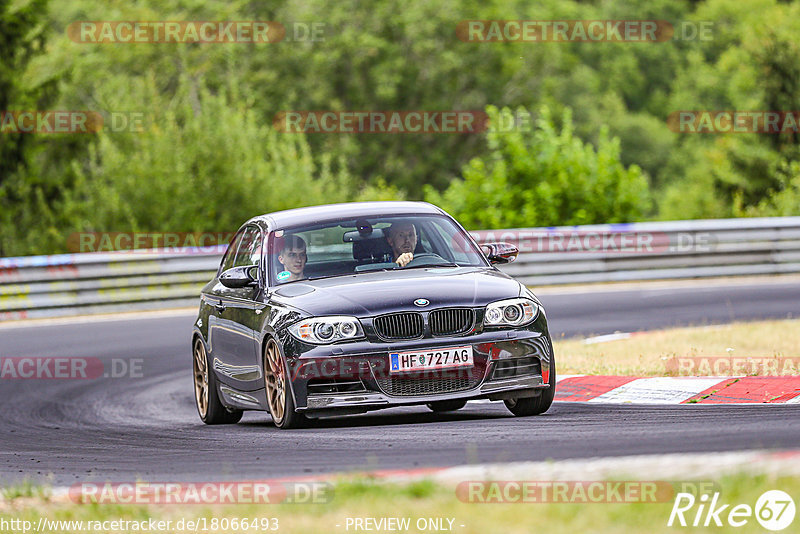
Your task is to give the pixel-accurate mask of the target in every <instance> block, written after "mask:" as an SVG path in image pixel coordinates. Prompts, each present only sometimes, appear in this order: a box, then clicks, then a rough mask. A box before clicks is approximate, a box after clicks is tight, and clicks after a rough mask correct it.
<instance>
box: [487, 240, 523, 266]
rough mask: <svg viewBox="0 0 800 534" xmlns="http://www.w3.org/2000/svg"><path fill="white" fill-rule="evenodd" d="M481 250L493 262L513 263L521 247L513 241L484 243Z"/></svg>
mask: <svg viewBox="0 0 800 534" xmlns="http://www.w3.org/2000/svg"><path fill="white" fill-rule="evenodd" d="M481 250H483V253H484V254H486V258H487V259H488V260H489V263H491V264H495V263H511V262H512V261H514V260H516V259H517V255H518V254H519V249H518V248H517V247H515V246H514V245H512V244H511V243H483V244H481Z"/></svg>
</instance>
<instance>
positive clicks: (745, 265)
mask: <svg viewBox="0 0 800 534" xmlns="http://www.w3.org/2000/svg"><path fill="white" fill-rule="evenodd" d="M471 233H472V234H473V236H475V237H476V239H477V240H478V241H479V242H489V241H510V242H512V243H514V244H516V245H517V246H518V247H519V249H520V255H519V257H518V259H517V261H516V262H514V263H512V264H508V265H504V266H501V269H502V270H503V271H505V272H507V273H508V274H510V275H512V276H514V277H516V278H517V279H519V280H520V281H521V282H523V283H525V284H527V285H529V286H533V287H536V286H543V285H555V284H576V283H577V284H581V283H594V282H610V281H630V280H661V279H685V278H701V277H714V276H738V275H765V274H783V273H796V272H800V217H775V218H753V219H720V220H696V221H671V222H648V223H630V224H608V225H587V226H571V227H553V228H524V229H509V230H487V231H479V232H471ZM221 253H222V251H221V250H220V247H210V250H205V251H204V250H203V249H191V251H189V250H186V249H184V250H182V251H178V252H170V253H165V252H161V251H157V250H151V251H139V250H137V251H120V252H111V253H85V254H63V255H54V256H27V257H19V258H0V320H9V319H20V318H33V317H52V316H59V315H77V314H88V313H98V312H115V311H122V310H125V311H128V310H141V309H157V308H171V307H184V306H195V305H198V303H199V299H198V294H199V291H200V288H201V287H202V286H203V284H205V283H206V282H208V281H209V280H210V279H211V278H212V276H213V273H214V272H215V271H216V269H217V267H218V265H219V262H220V258H221Z"/></svg>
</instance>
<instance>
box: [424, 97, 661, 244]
mask: <svg viewBox="0 0 800 534" xmlns="http://www.w3.org/2000/svg"><path fill="white" fill-rule="evenodd" d="M517 112H518V113H526V112H527V110H525V109H524V108H521V109H519V110H517ZM487 113H488V114H489V117H490V120H491V121H500V120H504V121H507V120H508V119H509V118H510V117H511V116H512V111H511V110H510V109H508V108H504V109H502V110H498V109H497V108H495V107H491V106H490V107H488V108H487ZM501 115H505V118H503V117H501ZM539 116H540V118H539V119H538V120H537V121H536V124H535V127H534V128H532V129H530V131H522V130H521V129H518V130H515V131H512V132H507V133H499V132H491V131H490V132H489V133H488V134H487V138H488V139H487V142H488V145H489V149H490V152H489V154H488V155H487V156H485V157H481V158H475V159H473V160H472V161H470V162H469V164H468V165H466V166H465V167H464V169H463V176H464V178H463V180H454V181H453V182H452V183H451V184H450V186H449V187H448V188H447V189H446V190H445V191H444V192H443V193H441V194H440V193H438V192H437V191H435V190H434V189H433V188H432V187H429V188H428V189H427V191H426V193H427V198H428V200H429V201H431V202H433V203H435V204H438V205H440V206H442V207H443V208H444V209H445V210H448V211H449V212H450V213H451V214H453V215H454V216H455V217H457V218H458V219H459V220H460V221H462V222H463V223H464V224H465V225H466V226H467V227H470V228H516V227H529V226H549V225H557V224H588V223H602V222H622V221H632V220H636V219H641V218H642V217H644V216H645V215H647V214H648V209H649V206H650V197H649V191H648V185H647V179H646V177H645V176H644V175H643V174H642V172H641V170H640V169H639V168H638V167H637V166H635V165H631V166H630V167H628V168H626V167H625V166H624V165H623V164H622V162H621V161H620V153H619V151H620V148H619V140H618V139H616V138H609V136H608V134H607V132H603V133H601V135H600V141H599V142H598V145H597V148H596V149H595V147H593V146H592V145H591V144H589V143H584V142H583V141H581V140H580V139H579V138H578V137H576V136H575V135H574V127H573V124H572V118H571V112H570V110H569V109H567V110H565V111H564V113H563V115H562V116H561V118H560V119H561V120H560V122H561V128H560V131H559V129H558V127H557V126H556V123H555V121H554V120H553V117H551V114H550V111H549V109H548V108H547V107H543V108H542V109H541V110H540V112H539Z"/></svg>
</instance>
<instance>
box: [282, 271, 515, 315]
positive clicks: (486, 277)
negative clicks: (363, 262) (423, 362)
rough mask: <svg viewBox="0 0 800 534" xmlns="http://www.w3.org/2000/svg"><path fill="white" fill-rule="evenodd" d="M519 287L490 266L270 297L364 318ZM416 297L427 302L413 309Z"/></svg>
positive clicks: (289, 289) (366, 276)
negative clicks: (427, 302)
mask: <svg viewBox="0 0 800 534" xmlns="http://www.w3.org/2000/svg"><path fill="white" fill-rule="evenodd" d="M522 291H523V290H522V286H521V284H520V283H519V282H517V281H516V280H514V279H513V278H511V277H509V276H508V275H505V274H503V273H501V272H500V271H497V270H495V269H490V268H485V267H457V268H441V267H440V268H420V269H409V270H407V271H403V270H395V271H386V272H374V273H359V274H357V275H351V276H338V277H334V278H325V279H320V280H309V281H302V282H294V283H291V284H288V285H286V286H284V287H281V288H280V289H278V290H277V291H275V293H273V299H274V300H276V301H277V302H279V303H281V304H284V305H288V306H292V307H294V308H299V309H300V310H302V311H305V312H307V313H309V314H310V315H353V316H356V317H368V316H373V315H380V314H382V313H390V312H394V311H400V310H420V311H421V310H425V309H434V308H441V307H446V306H447V307H449V306H484V305H486V304H488V303H489V302H493V301H495V300H500V299H505V298H513V297H517V296H519V295H520V294H521V292H522ZM416 299H427V300H428V301H430V304H428V305H427V306H425V307H417V306H415V305H414V301H415V300H416Z"/></svg>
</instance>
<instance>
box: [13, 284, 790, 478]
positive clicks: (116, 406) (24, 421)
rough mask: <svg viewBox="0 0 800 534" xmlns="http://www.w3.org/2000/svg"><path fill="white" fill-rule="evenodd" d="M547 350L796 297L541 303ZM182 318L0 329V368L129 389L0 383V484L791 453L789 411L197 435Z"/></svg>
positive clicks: (624, 294)
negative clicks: (14, 364) (63, 367)
mask: <svg viewBox="0 0 800 534" xmlns="http://www.w3.org/2000/svg"><path fill="white" fill-rule="evenodd" d="M541 298H542V301H543V303H544V304H545V306H546V308H547V313H548V319H549V321H550V325H551V328H552V330H553V332H552V333H553V337H554V338H558V337H561V336H574V335H594V334H607V333H612V332H615V331H635V330H643V329H652V328H660V327H666V326H675V325H683V324H688V325H699V324H716V323H725V322H729V321H731V320H748V319H761V318H786V317H797V316H798V315H800V283H798V282H797V281H796V280H793V281H786V282H775V281H772V282H769V283H749V284H744V283H735V282H733V283H731V285H718V284H716V285H711V284H709V285H707V286H706V285H699V286H698V285H694V286H692V287H688V288H662V289H632V290H624V291H609V292H604V291H594V292H591V293H579V292H574V291H573V292H570V293H568V294H555V293H552V292H548V293H546V294H543V295H542V297H541ZM192 321H193V317H192V316H191V315H189V314H180V315H169V316H162V317H137V318H125V319H120V320H117V319H114V320H103V321H93V320H91V319H90V320H87V321H83V322H72V323H68V324H46V325H41V324H39V325H36V326H25V327H16V326H15V327H12V328H8V327H5V328H0V357H14V356H73V357H74V356H81V357H93V358H99V359H101V360H103V361H104V364H105V365H106V368H109V363H110V360H111V359H113V358H118V359H123V360H125V361H128V362H130V361H131V360H132V359H141V376H140V377H128V378H100V379H96V380H5V379H3V380H0V392H2V396H1V397H0V398H1V399H2V408H0V436H2V438H0V442H1V443H2V447H0V482H4V483H10V482H12V481H15V480H21V479H24V478H29V479H34V480H38V481H43V482H49V483H51V484H56V485H70V484H73V483H76V482H87V481H109V480H110V481H115V482H128V481H135V480H137V479H143V480H148V481H151V482H159V481H160V482H171V481H190V480H194V481H204V480H233V479H256V478H273V477H283V476H309V475H316V474H321V473H331V472H339V471H348V470H373V469H408V468H420V467H434V466H454V465H463V464H470V463H484V462H508V461H539V460H546V459H567V458H588V457H597V456H619V455H631V454H661V453H675V452H707V451H733V450H745V449H782V448H796V447H797V444H798V443H800V405H792V406H778V405H770V406H759V405H741V406H721V405H716V406H708V405H687V406H635V405H629V406H617V405H600V404H584V403H567V402H556V403H555V404H554V405H553V407H552V408H551V410H550V411H549V412H548V413H547V414H545V415H543V416H539V417H529V418H515V417H512V416H511V415H510V413H509V412H508V411H507V410H506V408H505V407H504V406H503V404H502V403H470V404H468V405H467V407H466V408H464V409H463V410H460V411H458V412H456V413H453V414H447V415H437V414H433V413H431V412H429V411H428V410H427V409H426V408H424V407H413V408H396V409H390V410H383V411H378V412H371V413H369V414H366V415H359V416H351V417H345V418H337V419H328V420H324V421H319V422H317V423H316V426H315V427H314V428H311V429H302V430H292V431H281V430H278V429H276V428H274V427H273V426H272V423H271V421H270V418H269V416H268V415H267V414H265V413H259V412H249V413H247V414H245V417H244V418H243V420H242V422H240V423H239V424H237V425H233V426H217V427H208V426H205V425H203V424H202V423H201V422H200V420H199V419H198V417H197V413H196V410H195V407H194V400H193V398H192V385H191V353H190V347H189V332H190V325H191V323H192Z"/></svg>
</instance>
